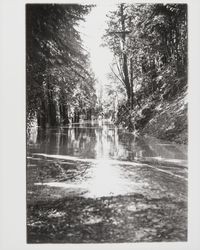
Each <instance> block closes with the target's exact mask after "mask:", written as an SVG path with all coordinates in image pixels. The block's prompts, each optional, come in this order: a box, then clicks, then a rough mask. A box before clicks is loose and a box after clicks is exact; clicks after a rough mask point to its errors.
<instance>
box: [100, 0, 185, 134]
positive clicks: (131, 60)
mask: <svg viewBox="0 0 200 250" xmlns="http://www.w3.org/2000/svg"><path fill="white" fill-rule="evenodd" d="M104 44H105V45H106V46H109V48H110V49H111V50H112V51H113V68H112V72H113V75H115V77H116V78H117V79H118V82H120V83H121V85H122V86H123V87H124V89H125V90H126V95H125V98H124V101H122V102H120V103H118V118H117V119H116V122H117V123H120V124H123V125H125V126H126V127H128V128H129V129H132V130H135V129H139V128H140V129H142V128H143V127H144V126H145V125H146V124H147V123H148V121H149V120H150V119H151V117H152V115H153V114H154V113H155V112H156V108H155V107H156V106H157V105H158V104H159V103H160V102H170V101H173V100H174V99H175V98H176V96H177V95H180V94H181V93H182V92H184V91H186V88H187V5H186V4H134V5H130V4H129V5H128V4H119V5H118V7H117V9H116V10H115V11H112V12H110V14H109V16H108V28H107V30H106V33H105V35H104ZM119 92H121V90H120V89H119ZM113 95H115V93H113Z"/></svg>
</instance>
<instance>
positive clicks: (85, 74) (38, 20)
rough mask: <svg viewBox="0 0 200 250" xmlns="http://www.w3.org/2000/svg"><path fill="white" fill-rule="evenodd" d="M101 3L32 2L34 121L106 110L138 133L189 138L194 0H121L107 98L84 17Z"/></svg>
mask: <svg viewBox="0 0 200 250" xmlns="http://www.w3.org/2000/svg"><path fill="white" fill-rule="evenodd" d="M92 8H95V6H94V5H90V6H88V5H76V4H72V5H59V4H54V5H37V4H35V5H33V6H31V8H30V5H27V10H26V20H27V25H26V36H27V40H26V55H27V58H26V64H27V67H26V76H27V91H26V93H27V126H28V127H29V126H31V124H32V123H33V121H36V123H37V125H38V126H41V127H43V128H45V127H52V126H63V125H66V124H69V123H71V122H73V123H78V122H79V120H80V117H81V116H82V117H84V119H86V120H91V117H95V118H96V119H97V118H98V116H99V115H102V116H103V117H104V118H106V119H110V120H112V122H113V123H114V124H116V125H117V126H119V127H122V128H124V129H127V130H128V131H132V132H134V133H136V134H137V133H147V134H152V135H154V136H156V137H159V138H163V139H168V140H175V141H177V142H180V143H181V142H183V143H186V141H187V103H186V98H185V96H186V94H187V5H185V4H125V3H122V4H119V5H117V7H116V9H115V10H114V11H110V12H109V14H108V15H107V29H106V30H105V34H104V36H103V37H102V46H107V47H108V48H109V49H110V50H111V52H112V54H113V60H112V65H110V73H109V74H108V76H107V77H108V79H109V83H107V85H106V86H105V90H104V92H105V97H104V98H103V99H99V97H98V95H97V93H96V90H95V86H96V83H97V81H98V80H97V79H96V76H95V74H94V72H93V70H92V68H91V65H90V55H89V52H88V51H87V50H86V49H85V48H84V45H83V42H82V39H81V34H80V32H79V29H78V27H79V23H80V21H84V18H85V17H86V16H87V15H88V13H89V12H90V11H91V9H92Z"/></svg>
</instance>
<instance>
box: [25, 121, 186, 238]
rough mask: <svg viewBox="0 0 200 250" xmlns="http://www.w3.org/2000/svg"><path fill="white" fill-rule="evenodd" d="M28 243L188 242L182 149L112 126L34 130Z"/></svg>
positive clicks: (29, 172) (29, 156)
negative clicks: (136, 135)
mask: <svg viewBox="0 0 200 250" xmlns="http://www.w3.org/2000/svg"><path fill="white" fill-rule="evenodd" d="M27 232H28V233H27V236H28V239H27V240H28V242H30V243H34V242H38V243H39V242H40V243H53V242H54V243H84V242H86V243H89V242H91V243H102V242H147V241H186V240H187V148H186V146H184V145H176V144H172V143H168V142H165V141H160V140H157V139H155V138H152V137H135V136H134V135H133V134H131V133H124V132H123V131H122V130H119V129H117V128H115V127H114V126H112V125H103V126H97V125H91V124H84V125H83V124H82V125H81V124H80V125H75V126H72V127H65V128H62V129H61V128H58V129H48V130H46V131H42V130H33V131H31V133H30V137H29V141H28V145H27Z"/></svg>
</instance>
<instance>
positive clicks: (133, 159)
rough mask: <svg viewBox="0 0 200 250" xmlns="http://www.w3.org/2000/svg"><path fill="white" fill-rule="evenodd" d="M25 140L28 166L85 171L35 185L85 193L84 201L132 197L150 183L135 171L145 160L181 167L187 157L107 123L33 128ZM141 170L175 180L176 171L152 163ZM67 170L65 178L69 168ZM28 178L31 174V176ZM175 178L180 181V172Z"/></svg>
mask: <svg viewBox="0 0 200 250" xmlns="http://www.w3.org/2000/svg"><path fill="white" fill-rule="evenodd" d="M28 139H29V140H28V150H27V154H28V165H29V166H37V167H39V168H40V167H41V166H44V165H45V164H46V165H45V166H47V167H49V159H50V160H51V161H52V162H53V163H55V166H54V168H57V167H56V166H59V169H61V170H62V171H61V172H63V171H64V173H65V169H63V168H62V166H64V165H66V166H68V168H69V165H70V164H72V168H73V169H74V172H75V171H77V172H80V173H81V172H83V173H84V174H83V175H81V177H80V176H79V177H74V178H72V179H70V180H67V179H66V180H65V181H63V182H59V181H58V180H56V179H54V180H53V181H47V182H45V178H44V182H42V183H40V182H36V184H37V185H48V186H50V187H57V188H64V189H65V190H66V189H68V190H69V189H70V190H73V192H76V190H79V191H77V192H79V193H84V195H85V196H87V197H99V196H112V195H118V194H127V193H133V192H135V191H136V190H137V189H138V188H144V187H147V186H148V185H149V184H148V183H147V182H145V180H144V179H143V176H142V175H143V173H142V174H141V172H140V171H139V170H136V169H137V168H138V169H139V168H140V167H141V166H143V165H144V164H143V163H144V162H145V163H148V164H149V163H151V161H152V162H154V163H155V162H158V163H159V164H160V162H161V163H162V164H160V166H161V165H163V164H165V163H174V164H176V165H177V164H179V165H181V166H183V165H184V161H186V158H187V155H186V153H187V151H186V148H184V147H183V146H181V147H179V146H178V145H175V144H171V143H166V142H163V141H160V140H157V139H155V138H151V137H135V136H134V135H133V134H131V133H124V131H122V130H119V129H117V128H116V127H114V126H112V125H101V126H97V125H92V124H81V125H75V126H71V127H64V128H54V129H48V130H41V129H38V130H37V132H36V131H35V130H33V131H32V132H30V136H29V138H28ZM38 157H39V158H38ZM40 157H43V158H40ZM33 160H34V161H33ZM42 160H43V161H45V164H44V163H42ZM65 161H66V162H65ZM69 161H71V163H69ZM68 163H69V165H68ZM42 164H43V165H42ZM56 164H57V165H56ZM62 164H63V165H62ZM52 166H53V165H52ZM128 166H129V167H131V168H129V167H128ZM145 167H146V168H147V167H148V168H151V169H154V170H155V169H156V171H160V172H162V173H168V174H170V175H171V176H177V170H176V169H175V168H174V169H175V171H176V172H173V171H171V170H170V171H169V170H168V169H164V168H162V169H159V168H157V167H154V166H152V165H145ZM59 169H58V170H59ZM84 169H86V171H85V170H84ZM133 170H134V171H133ZM29 171H31V170H29ZM66 171H67V172H66V175H68V173H69V169H67V170H66ZM181 171H182V170H181ZM28 174H30V175H31V172H30V173H28ZM144 174H145V173H144ZM139 175H141V176H139ZM75 176H77V173H76V174H75ZM72 177H73V176H72ZM178 177H180V178H185V177H182V173H181V175H180V176H178ZM46 179H47V178H46ZM81 190H82V191H81Z"/></svg>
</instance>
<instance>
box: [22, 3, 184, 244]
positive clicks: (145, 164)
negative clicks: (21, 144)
mask: <svg viewBox="0 0 200 250" xmlns="http://www.w3.org/2000/svg"><path fill="white" fill-rule="evenodd" d="M187 27H188V24H187V5H186V4H127V3H119V4H114V5H112V6H111V5H110V6H109V5H108V6H107V5H104V4H102V6H100V5H99V6H98V5H79V4H27V5H26V114H27V118H26V124H27V137H26V139H27V143H26V146H27V147H26V191H27V192H26V201H27V203H26V204H27V209H26V211H27V216H26V218H27V224H26V226H27V243H48V244H49V243H122V242H123V243H128V242H160V241H163V242H180V241H185V242H186V241H187V240H188V224H187V223H188V198H187V195H188V185H187V180H188V167H187V163H188V162H187V139H188V135H187V130H188V129H187V124H188V118H187V117H188V116H187V91H188V89H187V88H188V72H187V71H188V30H187ZM95 42H96V43H97V44H94V43H95Z"/></svg>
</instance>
